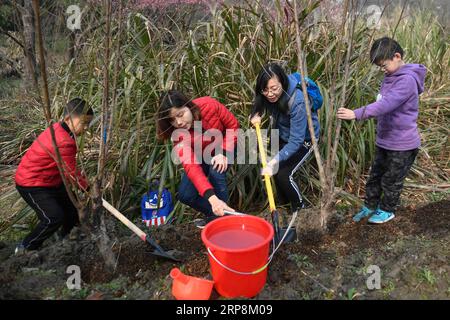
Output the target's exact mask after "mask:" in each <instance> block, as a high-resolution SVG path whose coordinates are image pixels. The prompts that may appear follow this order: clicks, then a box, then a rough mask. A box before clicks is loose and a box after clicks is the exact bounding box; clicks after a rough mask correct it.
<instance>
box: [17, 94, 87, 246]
mask: <svg viewBox="0 0 450 320" xmlns="http://www.w3.org/2000/svg"><path fill="white" fill-rule="evenodd" d="M86 109H87V108H86V102H85V101H84V100H82V99H79V98H75V99H72V100H71V101H69V102H68V103H67V106H66V108H65V110H64V120H63V121H61V122H58V123H55V124H53V130H54V131H55V140H56V145H57V146H58V150H59V153H60V155H61V158H62V166H63V168H61V170H62V172H63V174H64V176H65V178H66V180H67V181H68V182H69V183H71V184H73V185H76V186H78V187H79V188H82V189H86V188H87V187H88V185H87V181H86V179H85V177H84V176H83V175H82V174H81V172H80V171H78V170H77V169H76V154H77V146H76V143H75V136H77V135H80V134H82V133H83V132H84V131H85V130H86V128H87V126H88V125H89V123H90V122H91V120H92V118H93V115H94V112H93V110H92V109H91V108H88V110H86ZM15 182H16V188H17V190H18V191H19V193H20V195H21V196H22V198H23V199H24V200H25V202H26V203H27V204H28V205H29V206H30V207H31V208H32V209H33V210H34V211H35V212H36V214H37V216H38V218H39V224H38V225H37V226H36V228H35V229H34V230H33V231H31V233H30V234H29V235H28V236H27V237H26V238H25V239H24V240H23V241H22V243H21V244H19V245H18V246H17V248H16V254H19V253H22V252H24V251H25V250H37V249H39V247H40V246H41V245H42V243H43V242H44V241H45V240H46V239H47V238H49V237H50V236H51V235H52V234H53V233H55V232H56V231H57V230H58V229H59V228H60V227H61V231H60V234H59V236H60V237H61V238H62V237H64V236H66V235H67V234H68V233H69V232H70V231H71V229H72V228H73V227H74V226H75V225H76V224H77V223H78V212H77V209H76V208H75V206H74V205H73V203H72V201H71V200H70V198H69V196H68V194H67V191H66V188H65V186H64V183H63V181H62V178H61V175H60V173H59V169H58V165H57V162H56V153H55V150H54V148H53V143H52V137H51V134H50V128H47V129H45V130H44V132H42V133H41V134H40V135H39V136H38V137H37V139H36V140H35V141H34V142H33V144H32V145H31V147H30V148H29V149H28V150H27V152H26V153H25V155H24V156H23V158H22V160H21V161H20V163H19V167H18V168H17V171H16V175H15Z"/></svg>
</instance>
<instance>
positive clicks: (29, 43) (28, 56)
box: [20, 0, 37, 90]
mask: <svg viewBox="0 0 450 320" xmlns="http://www.w3.org/2000/svg"><path fill="white" fill-rule="evenodd" d="M20 11H21V17H22V24H23V38H24V39H23V40H24V41H23V45H24V48H23V50H24V54H25V61H24V66H25V74H24V79H25V87H26V88H27V90H31V89H33V86H34V82H35V79H36V77H37V72H36V70H37V68H36V49H35V35H36V29H35V24H34V12H33V6H32V2H31V1H29V0H25V1H24V4H23V7H21V8H20Z"/></svg>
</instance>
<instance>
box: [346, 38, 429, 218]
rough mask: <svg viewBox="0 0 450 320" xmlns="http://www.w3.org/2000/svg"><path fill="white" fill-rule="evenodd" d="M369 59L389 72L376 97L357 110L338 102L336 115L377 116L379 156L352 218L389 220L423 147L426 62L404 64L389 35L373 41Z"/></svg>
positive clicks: (400, 53) (398, 49) (361, 118)
mask: <svg viewBox="0 0 450 320" xmlns="http://www.w3.org/2000/svg"><path fill="white" fill-rule="evenodd" d="M370 59H371V61H372V63H374V64H376V65H378V66H379V67H380V68H381V70H382V71H383V72H384V74H385V77H384V80H383V82H382V84H381V89H380V94H378V97H377V101H376V102H374V103H371V104H369V105H367V106H364V107H362V108H359V109H356V110H350V109H346V108H339V109H338V112H337V116H338V118H339V119H343V120H353V119H356V120H365V119H368V118H373V117H375V118H377V138H376V143H375V145H376V151H375V160H374V162H373V164H372V168H371V171H370V177H369V180H368V181H367V183H366V197H365V201H364V207H363V208H362V209H361V211H359V212H358V213H357V214H356V215H355V216H354V217H353V220H354V221H355V222H358V221H360V220H361V219H363V218H366V217H370V218H369V222H370V223H385V222H388V221H389V220H391V219H393V218H394V212H395V209H396V206H397V205H398V202H399V198H400V193H401V191H402V188H403V181H404V180H405V177H406V175H407V174H408V172H409V169H410V168H411V166H412V164H413V163H414V160H415V158H416V156H417V153H418V151H419V146H420V135H419V131H418V129H417V123H416V122H417V117H418V113H419V95H420V94H421V93H422V92H423V85H424V79H425V74H426V68H425V67H424V66H423V65H420V64H405V62H404V61H403V50H402V48H401V47H400V45H399V44H398V43H397V42H396V41H395V40H393V39H391V38H387V37H384V38H381V39H378V40H376V41H375V42H374V44H373V46H372V48H371V49H370Z"/></svg>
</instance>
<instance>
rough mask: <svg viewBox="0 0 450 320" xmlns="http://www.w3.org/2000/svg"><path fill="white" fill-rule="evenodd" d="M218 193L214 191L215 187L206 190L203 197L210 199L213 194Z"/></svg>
mask: <svg viewBox="0 0 450 320" xmlns="http://www.w3.org/2000/svg"><path fill="white" fill-rule="evenodd" d="M214 195H216V194H215V193H214V190H213V189H208V190H206V191H205V193H204V194H203V198H205V199H206V200H208V199H209V198H211V197H212V196H214Z"/></svg>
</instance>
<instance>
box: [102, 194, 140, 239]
mask: <svg viewBox="0 0 450 320" xmlns="http://www.w3.org/2000/svg"><path fill="white" fill-rule="evenodd" d="M102 202H103V207H105V209H106V210H108V211H109V212H111V214H112V215H113V216H115V217H116V218H117V219H119V220H120V221H121V222H122V223H123V224H124V225H126V226H127V227H128V228H129V229H130V230H131V231H133V232H134V233H135V234H137V235H138V236H139V238H141V239H142V240H143V241H146V237H147V235H146V234H145V232H144V231H142V230H141V229H139V228H138V227H137V226H136V225H135V224H134V223H133V222H131V221H130V220H128V219H127V217H125V216H124V215H123V214H121V213H120V212H119V210H117V209H116V208H114V207H113V206H112V205H110V204H109V203H108V202H107V201H106V200H105V199H102Z"/></svg>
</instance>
